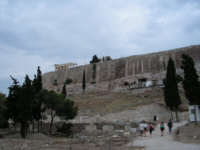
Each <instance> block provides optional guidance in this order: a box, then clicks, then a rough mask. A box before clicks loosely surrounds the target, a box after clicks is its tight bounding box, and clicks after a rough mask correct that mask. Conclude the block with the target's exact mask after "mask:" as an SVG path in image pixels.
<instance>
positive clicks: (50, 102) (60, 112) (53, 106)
mask: <svg viewBox="0 0 200 150" xmlns="http://www.w3.org/2000/svg"><path fill="white" fill-rule="evenodd" d="M46 94H47V95H46V102H45V106H46V108H47V109H48V110H49V111H50V117H51V121H50V126H49V133H50V134H51V133H52V127H53V123H54V119H55V117H56V116H61V117H64V119H66V120H68V119H73V118H74V117H75V116H76V114H77V107H75V106H74V102H73V101H71V100H65V97H64V96H63V95H60V94H57V93H55V92H54V91H50V92H47V93H46Z"/></svg>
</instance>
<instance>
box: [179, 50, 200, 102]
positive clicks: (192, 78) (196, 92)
mask: <svg viewBox="0 0 200 150" xmlns="http://www.w3.org/2000/svg"><path fill="white" fill-rule="evenodd" d="M181 68H182V69H183V70H184V79H183V88H184V91H185V96H186V98H187V99H188V100H189V102H190V104H191V105H200V82H199V76H198V74H197V71H196V69H195V64H194V61H193V59H192V57H190V56H188V55H185V54H183V55H182V66H181Z"/></svg>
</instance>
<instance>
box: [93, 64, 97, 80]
mask: <svg viewBox="0 0 200 150" xmlns="http://www.w3.org/2000/svg"><path fill="white" fill-rule="evenodd" d="M92 70H93V72H92V79H93V81H94V82H95V79H96V64H93V66H92Z"/></svg>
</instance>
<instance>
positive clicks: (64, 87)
mask: <svg viewBox="0 0 200 150" xmlns="http://www.w3.org/2000/svg"><path fill="white" fill-rule="evenodd" d="M61 93H62V94H63V95H64V97H66V96H67V91H66V84H64V85H63V88H62V92H61Z"/></svg>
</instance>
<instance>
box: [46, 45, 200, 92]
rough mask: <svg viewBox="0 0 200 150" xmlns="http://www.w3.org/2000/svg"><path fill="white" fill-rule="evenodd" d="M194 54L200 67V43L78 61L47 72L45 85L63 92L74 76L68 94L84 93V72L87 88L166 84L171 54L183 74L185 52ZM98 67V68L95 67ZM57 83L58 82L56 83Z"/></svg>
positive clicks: (57, 66)
mask: <svg viewBox="0 0 200 150" xmlns="http://www.w3.org/2000/svg"><path fill="white" fill-rule="evenodd" d="M183 53H184V54H188V55H190V56H191V57H193V59H194V61H195V63H196V68H197V70H198V71H199V70H200V45H195V46H189V47H184V48H178V49H173V50H168V51H162V52H157V53H151V54H145V55H135V56H129V57H125V58H119V59H113V60H110V61H104V62H102V61H101V62H99V63H96V64H95V67H94V64H88V65H83V66H77V65H76V64H74V63H70V64H64V65H55V71H53V72H48V73H45V74H44V75H43V86H44V88H46V89H49V90H55V91H57V92H60V91H61V89H62V86H63V85H64V83H65V81H66V79H72V83H71V84H70V85H68V93H71V94H75V93H81V92H82V77H83V71H84V70H85V73H86V82H87V83H86V84H87V87H86V91H108V90H109V91H110V90H111V91H120V90H124V89H134V88H144V87H149V86H162V80H163V78H164V76H165V71H166V67H167V62H168V59H169V57H171V58H173V59H174V61H175V64H176V68H177V72H178V73H179V74H181V72H182V71H181V69H180V66H181V55H182V54H183ZM94 68H95V70H94ZM94 74H95V75H94ZM55 81H56V82H57V84H54V82H55Z"/></svg>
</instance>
